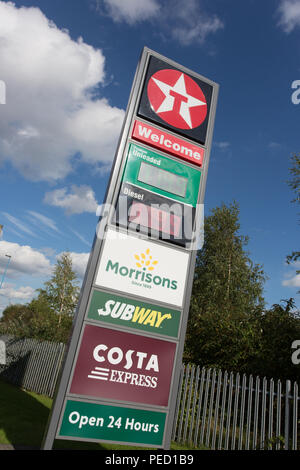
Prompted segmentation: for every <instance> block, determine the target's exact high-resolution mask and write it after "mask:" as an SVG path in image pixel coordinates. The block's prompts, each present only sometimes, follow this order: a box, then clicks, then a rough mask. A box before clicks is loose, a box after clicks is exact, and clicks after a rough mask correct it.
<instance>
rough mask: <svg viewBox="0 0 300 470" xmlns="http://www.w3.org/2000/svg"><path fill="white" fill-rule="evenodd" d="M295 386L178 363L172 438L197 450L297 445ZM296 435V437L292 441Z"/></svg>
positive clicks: (254, 448) (268, 448)
mask: <svg viewBox="0 0 300 470" xmlns="http://www.w3.org/2000/svg"><path fill="white" fill-rule="evenodd" d="M299 400H300V398H299V395H298V384H297V383H296V382H294V384H293V385H292V384H291V381H290V380H287V381H286V383H285V384H282V382H281V381H280V380H278V381H277V383H276V384H275V383H274V380H273V379H270V380H267V379H266V378H263V379H261V378H260V377H255V378H254V377H253V376H252V375H250V376H249V377H247V376H246V375H245V374H244V375H243V376H240V374H238V373H237V374H233V373H228V372H226V371H225V372H222V371H220V370H219V371H218V370H216V369H205V368H200V367H197V366H195V365H190V364H187V365H185V366H183V369H182V374H181V384H180V388H179V394H178V398H177V409H176V419H175V421H174V423H175V425H174V429H173V437H172V439H173V440H174V441H177V442H181V443H189V445H191V446H193V447H195V448H197V447H200V448H201V446H204V447H207V448H209V449H218V450H235V449H237V450H242V449H243V450H252V449H253V450H262V449H265V450H281V449H286V450H287V449H292V450H297V449H299V448H300V442H299V436H300V429H299V428H300V426H299V424H300V422H299V421H298V407H299ZM297 439H298V440H297Z"/></svg>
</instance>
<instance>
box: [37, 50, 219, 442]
mask: <svg viewBox="0 0 300 470" xmlns="http://www.w3.org/2000/svg"><path fill="white" fill-rule="evenodd" d="M217 95H218V85H217V84H216V83H215V82H213V81H211V80H209V79H207V78H205V77H203V76H201V75H199V74H198V73H195V72H193V71H191V70H189V69H187V68H185V67H183V66H182V65H179V64H177V63H175V62H173V61H172V60H170V59H167V58H165V57H163V56H161V55H160V54H158V53H156V52H154V51H151V50H150V49H148V48H144V50H143V52H142V55H141V58H140V62H139V64H138V68H137V71H136V74H135V78H134V81H133V86H132V90H131V94H130V99H129V102H128V107H127V111H126V116H125V120H124V124H123V128H122V132H121V135H120V139H119V143H118V146H117V149H116V153H115V159H114V164H113V167H112V171H111V175H110V180H109V184H108V187H107V191H106V196H105V199H104V201H103V207H104V210H103V212H102V214H101V216H100V218H99V222H98V224H97V228H96V235H95V238H94V243H93V247H92V250H91V253H90V258H89V262H88V265H87V270H86V274H85V278H84V281H83V284H82V288H81V295H80V300H79V304H78V307H77V312H76V316H75V321H74V325H73V329H72V335H71V338H70V341H69V345H68V349H67V353H66V357H65V359H64V365H63V368H62V372H61V377H60V380H59V384H58V387H57V392H56V396H55V398H54V401H53V406H52V410H51V415H50V420H49V423H48V426H47V429H46V432H45V437H44V442H43V446H42V448H43V449H45V450H49V449H52V446H53V443H54V440H55V439H67V440H77V441H78V440H79V441H93V442H99V441H105V442H111V443H115V444H118V443H119V444H127V445H141V446H147V447H155V448H163V449H169V448H170V444H171V434H172V429H173V426H174V419H175V408H176V402H177V393H178V389H179V383H180V372H181V366H182V355H183V349H184V340H185V332H186V328H187V322H188V313H189V303H190V297H191V291H192V284H193V278H194V267H195V262H196V251H197V249H198V247H197V237H195V231H196V227H197V226H198V225H197V222H198V219H199V209H198V208H199V205H200V206H201V205H203V203H204V194H205V185H206V179H207V171H208V163H209V157H210V149H211V143H212V131H213V124H214V117H215V110H216V103H217ZM107 208H108V209H107Z"/></svg>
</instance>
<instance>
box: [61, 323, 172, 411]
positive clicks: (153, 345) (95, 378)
mask: <svg viewBox="0 0 300 470" xmlns="http://www.w3.org/2000/svg"><path fill="white" fill-rule="evenodd" d="M175 349H176V343H172V342H169V341H163V340H159V339H154V338H148V337H145V336H139V335H136V334H130V333H125V332H121V331H118V330H111V329H109V328H101V327H98V326H94V325H86V326H85V330H84V334H83V338H82V342H81V346H80V350H79V355H78V358H77V363H76V367H75V371H74V376H73V380H72V385H71V389H70V392H71V393H75V394H77V395H78V394H79V395H87V396H96V397H98V398H109V399H116V400H122V401H123V400H125V401H133V400H134V401H138V402H140V403H146V402H148V403H151V404H159V405H163V406H165V405H166V404H167V401H168V395H169V388H170V383H171V375H172V368H173V361H174V354H175Z"/></svg>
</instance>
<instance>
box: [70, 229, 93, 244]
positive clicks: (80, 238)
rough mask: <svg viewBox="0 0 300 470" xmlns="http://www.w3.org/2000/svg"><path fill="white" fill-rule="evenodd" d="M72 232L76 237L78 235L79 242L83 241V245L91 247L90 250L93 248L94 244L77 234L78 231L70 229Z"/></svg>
mask: <svg viewBox="0 0 300 470" xmlns="http://www.w3.org/2000/svg"><path fill="white" fill-rule="evenodd" d="M70 230H71V232H73V233H74V235H76V237H77V238H79V240H81V241H82V243H84V244H85V245H87V246H89V247H90V248H91V247H92V244H91V243H90V242H88V241H87V240H86V239H85V238H84V236H83V235H81V234H80V233H79V232H77V230H74V229H72V228H71V229H70Z"/></svg>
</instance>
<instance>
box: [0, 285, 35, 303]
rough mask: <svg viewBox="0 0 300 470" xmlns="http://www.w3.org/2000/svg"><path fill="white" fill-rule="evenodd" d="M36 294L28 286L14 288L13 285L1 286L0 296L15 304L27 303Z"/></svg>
mask: <svg viewBox="0 0 300 470" xmlns="http://www.w3.org/2000/svg"><path fill="white" fill-rule="evenodd" d="M35 294H36V290H35V289H33V287H30V286H21V287H18V288H15V284H6V283H5V284H3V286H2V288H1V295H3V296H4V297H7V298H9V300H10V302H11V303H17V302H20V301H22V302H25V301H27V302H29V301H30V300H31V299H32V298H33V297H34V295H35Z"/></svg>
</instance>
